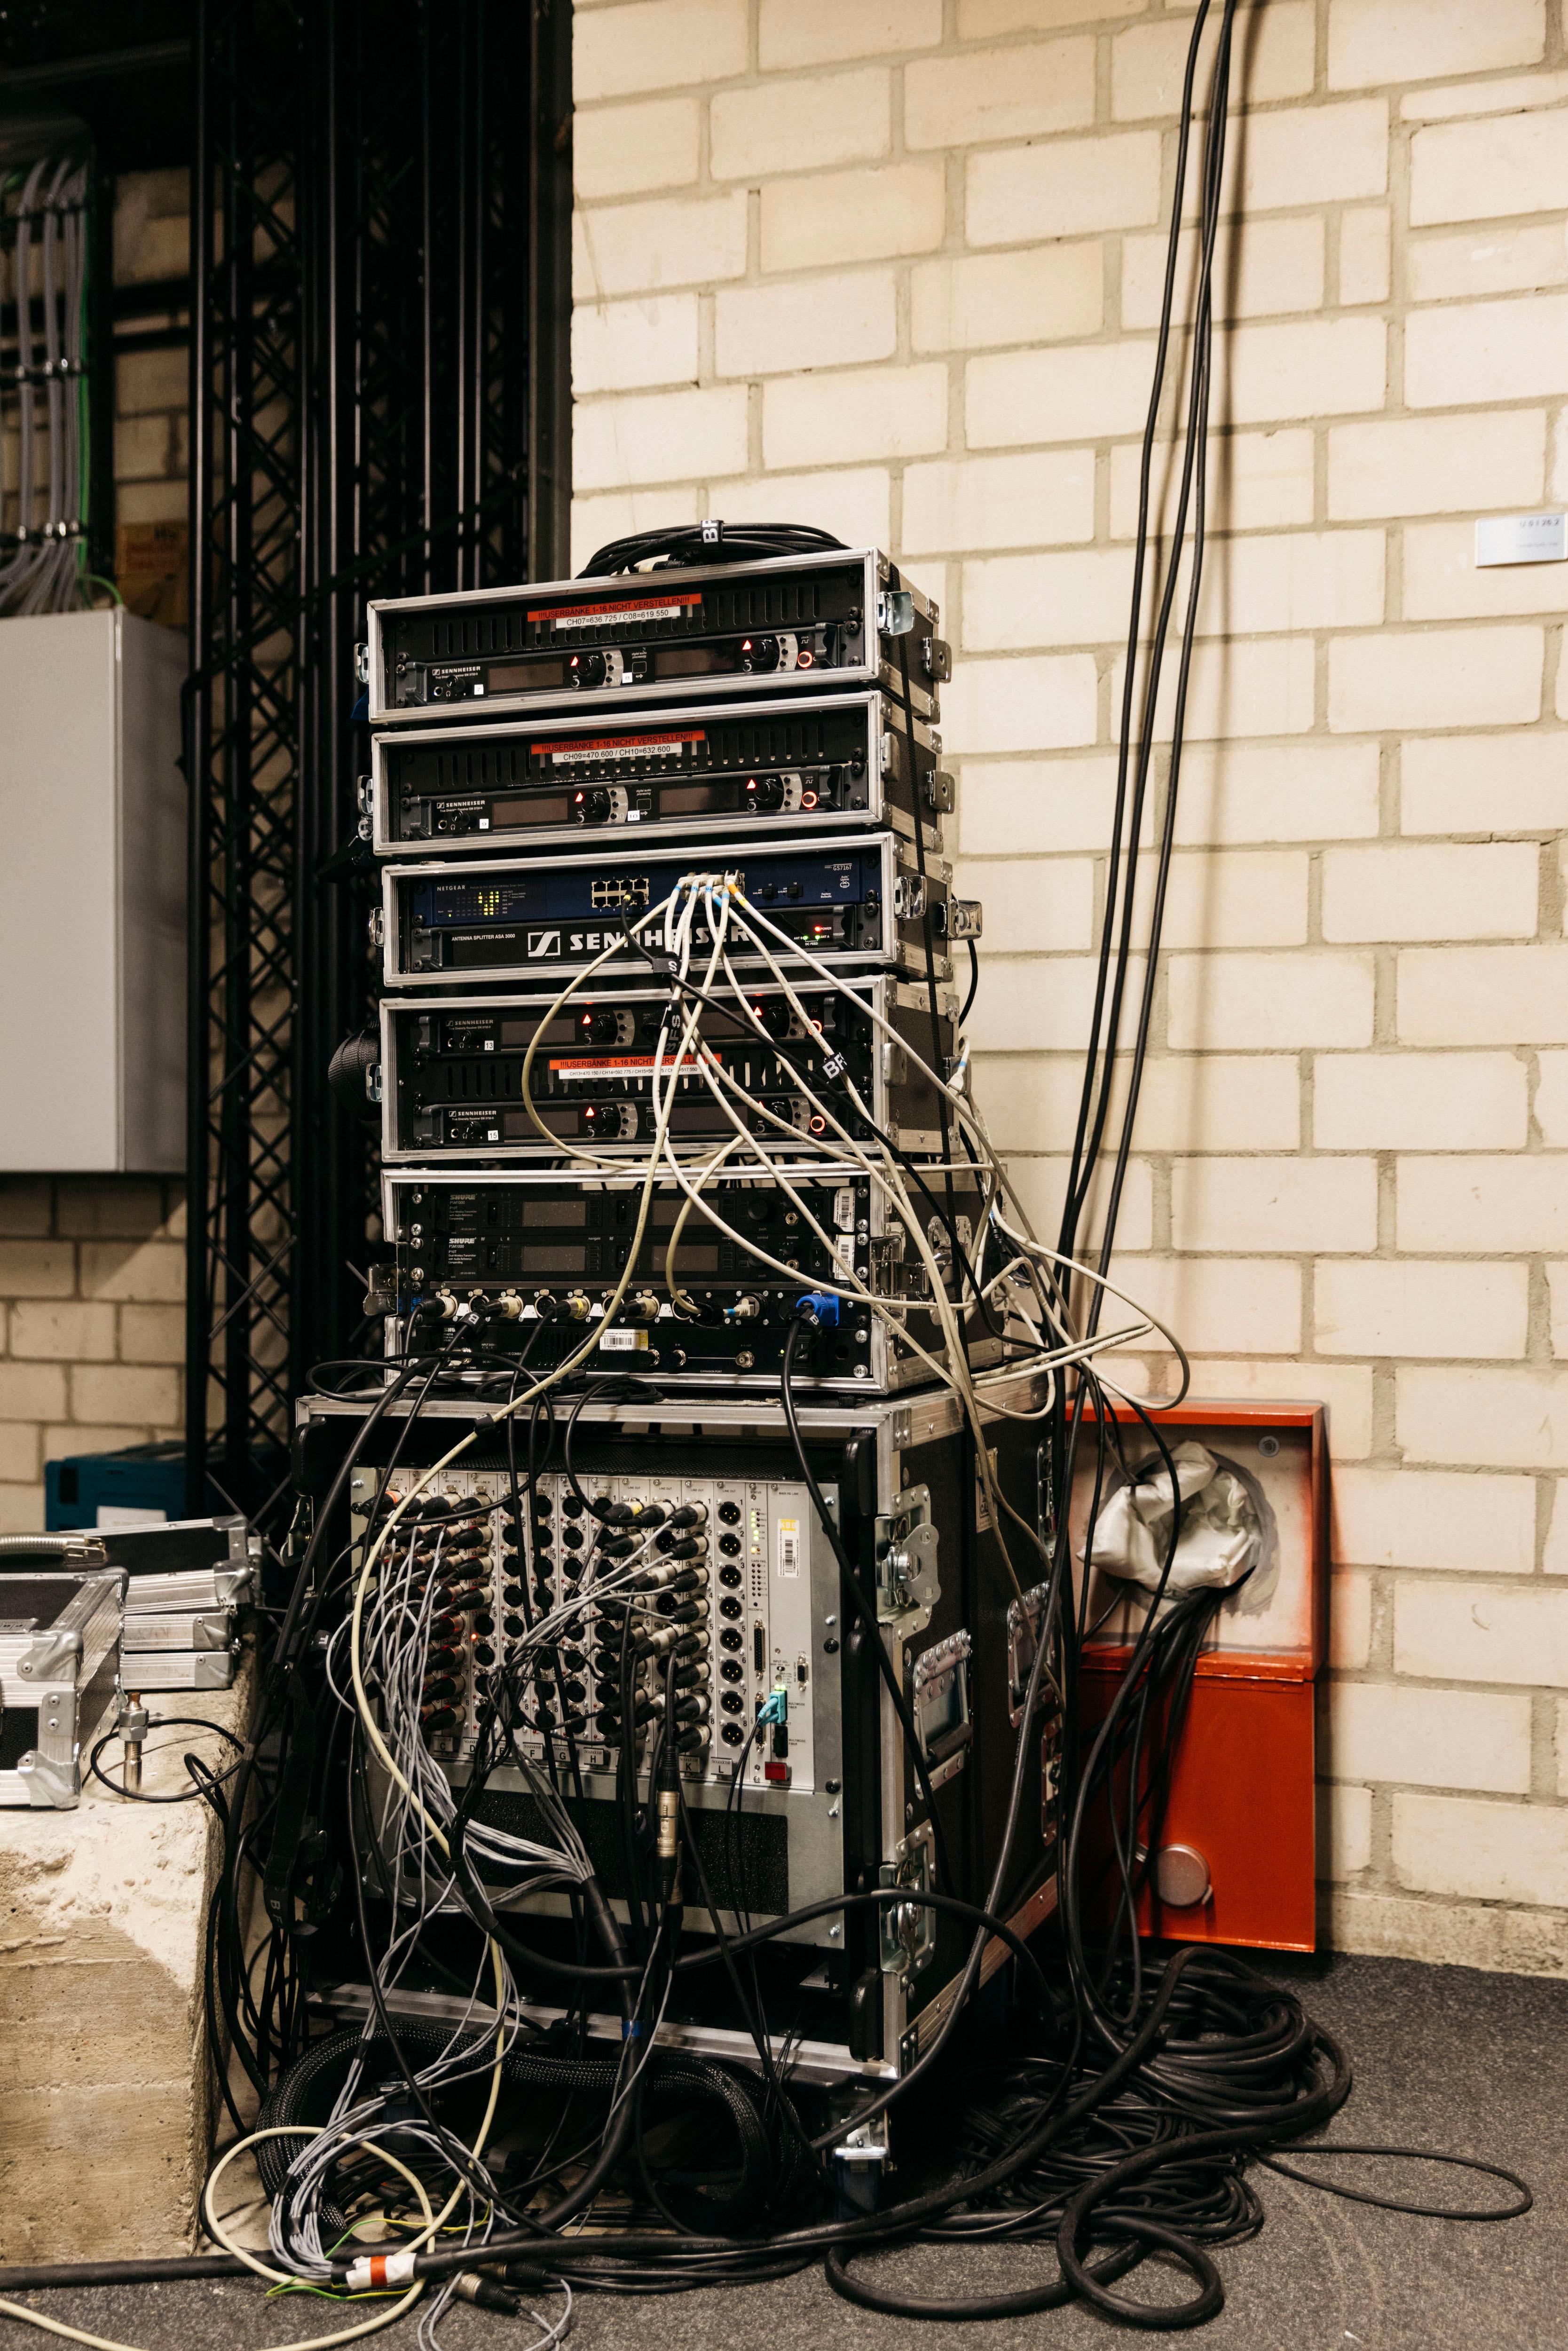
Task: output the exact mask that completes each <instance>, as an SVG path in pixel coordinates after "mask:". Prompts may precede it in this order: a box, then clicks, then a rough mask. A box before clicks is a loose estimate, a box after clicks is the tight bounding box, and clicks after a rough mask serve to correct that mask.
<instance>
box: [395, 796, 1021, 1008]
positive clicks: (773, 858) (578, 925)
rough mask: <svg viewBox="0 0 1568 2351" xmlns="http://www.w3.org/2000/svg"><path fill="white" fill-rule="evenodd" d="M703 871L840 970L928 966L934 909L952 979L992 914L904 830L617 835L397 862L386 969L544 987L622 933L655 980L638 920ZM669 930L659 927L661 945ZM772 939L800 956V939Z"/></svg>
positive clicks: (748, 961)
mask: <svg viewBox="0 0 1568 2351" xmlns="http://www.w3.org/2000/svg"><path fill="white" fill-rule="evenodd" d="M694 869H698V870H701V871H704V872H713V873H716V874H733V875H734V877H735V879H736V881H737V884H738V886H739V887H740V889H741V890H742V891H743V892H744V893H745V895H746V896H747V898H748V899H749V900H750V901H751V903H752V904H754V905H755V906H756V907H757V909H758V912H760V913H762V914H766V915H767V916H768V919H769V920H770V921H771V922H773V923H774V924H775V925H777V926H778V928H779V930H781V931H783V932H784V933H785V934H786V937H787V939H788V940H789V942H798V943H799V944H800V946H804V947H807V948H809V949H810V951H811V952H812V953H813V954H815V955H817V956H820V957H821V959H822V961H823V962H825V963H827V964H830V965H831V966H832V967H833V968H834V969H835V970H842V971H850V970H874V969H876V968H878V967H887V966H889V965H891V966H893V967H895V968H897V969H900V970H903V971H906V972H910V973H922V974H923V973H924V972H925V925H926V920H927V915H929V921H930V927H931V931H932V933H933V935H934V961H935V966H936V977H937V978H938V979H946V978H948V977H950V976H951V972H952V965H951V961H950V958H949V956H948V953H947V943H948V942H949V941H950V940H951V939H953V938H969V937H974V936H977V935H978V930H979V908H978V906H977V904H976V902H975V901H974V900H966V899H952V898H950V896H949V891H948V884H949V882H950V879H951V869H950V868H949V867H948V865H947V864H946V862H945V861H944V860H943V859H941V858H939V857H929V858H927V859H926V860H925V871H924V872H922V871H921V869H920V862H919V861H918V860H917V858H916V856H915V851H914V850H913V848H911V847H910V845H909V844H908V843H906V842H905V841H901V840H896V839H894V836H893V835H892V834H891V833H874V834H871V835H869V836H866V835H862V834H848V835H839V836H834V837H833V838H831V839H829V840H826V841H810V842H805V841H800V842H793V841H786V842H782V843H780V842H777V841H759V840H758V839H757V838H756V837H755V836H753V837H752V838H750V839H748V840H745V841H733V840H731V841H724V842H722V843H707V842H705V843H704V844H703V846H702V848H701V850H700V852H694V851H693V850H692V849H691V848H689V847H688V848H685V849H682V848H678V847H677V846H676V845H675V844H674V843H673V842H671V843H667V844H662V845H660V846H658V847H656V848H653V849H652V850H651V851H643V852H641V853H639V852H637V851H634V850H632V845H631V843H629V842H628V843H626V844H625V845H624V846H622V844H621V843H619V842H617V843H615V844H613V846H612V845H611V844H609V843H606V844H605V846H604V847H603V848H601V850H600V851H599V852H598V853H597V854H595V855H593V856H591V857H583V856H573V857H549V858H535V859H531V860H528V861H527V862H524V861H523V860H521V859H517V860H513V861H507V862H482V861H480V860H478V859H472V858H471V859H463V860H461V861H458V860H448V861H445V862H440V863H430V864H418V865H413V864H409V865H404V864H401V863H395V862H388V863H387V864H386V865H385V866H384V868H383V869H382V904H381V908H380V911H379V916H378V918H376V920H377V930H378V933H379V935H380V938H381V942H382V976H383V977H384V979H385V981H386V984H387V986H388V987H408V986H409V985H411V984H412V983H414V982H418V981H422V980H423V981H430V980H433V979H434V980H468V981H475V980H489V979H500V980H507V979H509V980H519V979H524V978H527V979H529V980H536V981H537V980H538V979H539V978H542V977H545V976H546V975H548V974H549V972H550V971H551V970H552V969H553V970H559V971H560V972H561V974H562V975H563V977H564V975H565V974H566V973H567V972H569V971H570V970H571V969H572V968H573V967H582V966H584V965H587V964H590V963H591V962H592V961H593V960H594V958H595V957H596V956H599V955H601V953H602V952H603V951H604V949H605V948H607V947H610V948H615V947H616V942H617V939H618V938H619V939H621V940H622V944H621V945H620V946H619V947H618V948H617V949H616V962H617V964H618V965H619V966H620V967H622V968H623V969H626V970H629V971H632V972H634V973H637V974H639V976H641V974H643V973H644V972H645V971H646V970H647V968H648V959H647V958H646V957H645V956H642V955H640V954H639V952H638V950H637V948H636V947H635V946H633V945H631V944H627V943H626V942H625V941H624V936H623V934H624V929H625V925H626V923H627V922H628V921H633V920H635V918H636V917H637V916H638V915H639V914H644V913H646V912H647V910H648V909H649V908H651V907H656V906H660V905H663V904H664V903H665V901H666V900H667V899H668V898H669V897H670V896H671V894H672V893H673V892H674V890H675V889H676V887H677V886H678V884H679V883H680V882H681V880H682V878H683V876H685V875H686V874H688V873H690V872H693V871H694ZM700 914H701V910H700V909H699V919H698V921H697V923H696V924H695V925H694V929H693V939H694V964H695V968H696V969H697V970H699V971H700V968H701V961H700V959H701V956H702V954H703V952H704V951H705V947H706V941H707V936H708V935H707V931H706V925H704V924H703V922H702V921H701V918H700ZM661 927H662V926H661V925H659V924H658V923H657V922H655V923H654V924H653V925H650V929H649V938H650V943H651V944H653V946H657V944H658V938H657V934H658V932H659V930H660V928H661ZM770 946H771V948H772V952H774V953H775V954H776V955H777V956H780V957H781V958H784V959H786V960H788V958H789V951H790V950H789V946H788V945H785V944H782V943H770ZM730 959H731V961H732V962H733V963H734V964H736V965H737V967H740V968H743V969H745V970H747V971H758V970H766V966H765V965H764V964H763V963H762V961H761V958H760V956H758V954H757V953H756V951H755V950H754V949H752V948H751V947H750V946H748V945H747V942H746V941H745V940H743V939H740V938H737V939H736V940H735V941H734V943H733V946H732V947H731V950H730ZM796 968H797V969H799V968H800V967H799V966H797V967H796Z"/></svg>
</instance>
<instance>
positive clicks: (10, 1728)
mask: <svg viewBox="0 0 1568 2351" xmlns="http://www.w3.org/2000/svg"><path fill="white" fill-rule="evenodd" d="M124 1590H125V1576H124V1574H123V1573H122V1572H121V1571H120V1570H119V1569H117V1568H109V1569H105V1568H100V1567H93V1568H87V1569H69V1568H67V1569H56V1568H50V1569H43V1568H40V1569H38V1570H37V1571H29V1572H28V1573H24V1574H19V1575H9V1574H6V1575H0V1709H3V1711H0V1804H28V1805H31V1806H33V1807H34V1808H35V1809H36V1810H39V1811H53V1812H68V1811H69V1810H70V1809H71V1808H72V1807H73V1806H74V1805H76V1804H77V1803H78V1802H80V1799H81V1750H82V1746H83V1743H84V1741H85V1740H87V1739H88V1738H89V1736H90V1734H91V1732H92V1731H93V1729H95V1728H96V1725H97V1721H98V1718H99V1714H100V1713H101V1712H102V1710H103V1708H104V1707H105V1706H106V1705H107V1703H108V1701H109V1699H110V1697H111V1696H112V1694H113V1690H114V1667H115V1658H116V1656H117V1653H118V1649H119V1644H120V1599H121V1595H122V1593H124Z"/></svg>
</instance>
